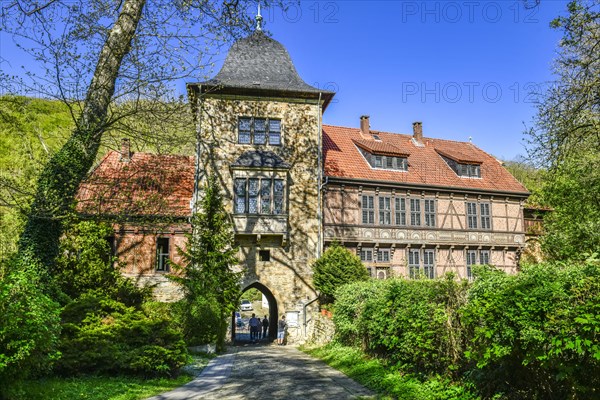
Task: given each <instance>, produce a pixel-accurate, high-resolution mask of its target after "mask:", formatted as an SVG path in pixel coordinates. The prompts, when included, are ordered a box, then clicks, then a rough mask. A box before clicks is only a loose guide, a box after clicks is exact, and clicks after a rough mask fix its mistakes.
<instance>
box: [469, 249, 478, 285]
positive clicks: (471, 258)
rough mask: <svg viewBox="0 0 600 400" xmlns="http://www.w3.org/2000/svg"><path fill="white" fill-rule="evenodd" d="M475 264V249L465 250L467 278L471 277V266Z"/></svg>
mask: <svg viewBox="0 0 600 400" xmlns="http://www.w3.org/2000/svg"><path fill="white" fill-rule="evenodd" d="M475 264H477V251H475V250H467V278H469V279H473V271H472V268H471V267H472V266H473V265H475Z"/></svg>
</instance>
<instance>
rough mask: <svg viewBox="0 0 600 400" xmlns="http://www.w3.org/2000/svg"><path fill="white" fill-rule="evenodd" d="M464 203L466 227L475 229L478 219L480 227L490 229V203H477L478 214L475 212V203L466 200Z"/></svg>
mask: <svg viewBox="0 0 600 400" xmlns="http://www.w3.org/2000/svg"><path fill="white" fill-rule="evenodd" d="M466 205H467V227H468V228H469V229H477V227H478V221H481V225H480V229H492V215H491V212H490V203H479V214H478V213H477V211H478V207H477V203H473V202H468V203H467V204H466Z"/></svg>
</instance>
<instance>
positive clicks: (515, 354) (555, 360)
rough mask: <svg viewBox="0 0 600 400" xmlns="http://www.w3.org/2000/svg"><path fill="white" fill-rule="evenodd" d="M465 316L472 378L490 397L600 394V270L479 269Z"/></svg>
mask: <svg viewBox="0 0 600 400" xmlns="http://www.w3.org/2000/svg"><path fill="white" fill-rule="evenodd" d="M476 275H477V279H476V280H475V283H474V285H473V288H472V290H471V291H470V293H469V303H468V305H467V306H466V307H465V308H464V309H463V310H462V312H463V321H464V323H465V325H466V326H468V327H469V329H470V337H471V338H472V339H471V340H470V344H469V346H468V349H467V351H466V356H467V357H468V359H470V360H472V361H473V362H474V363H476V369H475V370H474V371H473V373H472V378H473V379H474V380H475V381H476V382H478V384H479V386H480V387H482V388H486V391H484V394H486V395H491V394H493V393H494V392H503V393H506V394H507V395H508V396H509V398H551V397H554V396H556V397H557V398H579V399H588V398H589V399H592V398H595V397H596V396H597V393H596V392H595V390H597V388H598V387H600V379H598V377H599V376H600V345H599V344H598V343H600V299H599V297H598V296H599V295H598V293H600V292H599V291H598V289H599V288H600V266H599V264H598V261H597V260H595V261H594V260H590V261H588V262H587V263H586V264H585V265H571V266H565V265H562V264H539V265H531V266H524V267H523V271H522V273H520V274H518V275H516V276H508V275H505V274H504V273H502V272H499V271H497V270H493V269H490V268H484V269H479V270H476Z"/></svg>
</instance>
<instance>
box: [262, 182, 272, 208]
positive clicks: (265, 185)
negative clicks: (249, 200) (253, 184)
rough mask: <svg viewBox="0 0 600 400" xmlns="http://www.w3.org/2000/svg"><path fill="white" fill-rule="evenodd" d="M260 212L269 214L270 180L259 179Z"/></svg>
mask: <svg viewBox="0 0 600 400" xmlns="http://www.w3.org/2000/svg"><path fill="white" fill-rule="evenodd" d="M260 213H261V214H271V181H270V180H269V179H263V180H262V181H260Z"/></svg>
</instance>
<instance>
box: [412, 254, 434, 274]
mask: <svg viewBox="0 0 600 400" xmlns="http://www.w3.org/2000/svg"><path fill="white" fill-rule="evenodd" d="M408 275H409V276H410V277H411V278H413V279H414V278H419V277H421V276H424V277H426V278H429V279H433V278H434V277H435V250H434V249H425V250H421V249H409V250H408Z"/></svg>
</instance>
